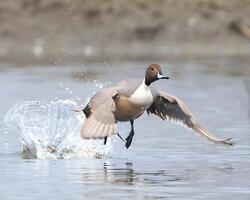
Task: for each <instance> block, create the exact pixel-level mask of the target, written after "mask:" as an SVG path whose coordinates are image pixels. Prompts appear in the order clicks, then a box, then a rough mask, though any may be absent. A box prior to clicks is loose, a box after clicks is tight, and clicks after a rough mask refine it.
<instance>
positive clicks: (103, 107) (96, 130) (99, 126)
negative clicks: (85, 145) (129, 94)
mask: <svg viewBox="0 0 250 200" xmlns="http://www.w3.org/2000/svg"><path fill="white" fill-rule="evenodd" d="M117 94H118V90H117V89H116V88H108V89H105V90H103V91H102V92H99V93H97V94H96V95H94V96H93V97H92V98H91V99H90V102H89V106H90V109H91V115H90V116H89V117H88V118H87V120H86V122H85V123H84V124H83V126H82V128H81V136H82V137H83V138H84V139H90V138H93V139H97V138H104V137H107V136H111V135H114V134H116V133H117V124H116V120H115V116H114V112H115V110H116V107H115V102H114V100H113V97H114V96H116V95H117Z"/></svg>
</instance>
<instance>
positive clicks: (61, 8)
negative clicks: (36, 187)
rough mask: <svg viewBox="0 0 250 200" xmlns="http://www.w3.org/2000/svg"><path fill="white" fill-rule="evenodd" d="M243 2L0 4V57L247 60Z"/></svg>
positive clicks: (249, 41)
mask: <svg viewBox="0 0 250 200" xmlns="http://www.w3.org/2000/svg"><path fill="white" fill-rule="evenodd" d="M249 10H250V1H249V0H237V1H235V0H192V1H189V0H128V1H122V0H104V1H99V0H19V1H9V0H1V2H0V21H1V27H0V44H1V45H0V62H1V63H13V64H17V65H30V64H31V65H32V64H43V65H46V64H49V65H61V64H68V63H87V62H99V63H100V62H111V63H114V62H121V61H128V60H129V61H131V60H133V61H134V60H136V61H148V60H149V61H152V60H169V59H180V58H181V59H190V58H192V59H193V58H207V57H216V58H218V57H222V58H224V57H233V58H244V59H246V58H249V54H250V27H249V24H250V22H249V19H250V13H249Z"/></svg>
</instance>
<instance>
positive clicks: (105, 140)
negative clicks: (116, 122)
mask: <svg viewBox="0 0 250 200" xmlns="http://www.w3.org/2000/svg"><path fill="white" fill-rule="evenodd" d="M107 139H108V137H105V138H104V145H106V143H107Z"/></svg>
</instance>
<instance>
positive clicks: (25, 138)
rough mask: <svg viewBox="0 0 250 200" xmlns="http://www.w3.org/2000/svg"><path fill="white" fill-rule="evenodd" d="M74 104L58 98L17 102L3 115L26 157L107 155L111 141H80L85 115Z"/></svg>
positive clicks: (62, 157) (68, 157)
mask: <svg viewBox="0 0 250 200" xmlns="http://www.w3.org/2000/svg"><path fill="white" fill-rule="evenodd" d="M74 109H77V104H76V103H75V102H74V101H71V100H59V101H55V102H51V103H50V104H47V103H46V102H43V101H25V102H21V103H18V104H17V105H15V106H14V107H13V108H11V109H10V110H9V111H8V112H7V114H6V115H5V118H4V122H5V124H6V126H7V127H8V129H10V130H11V131H16V132H18V133H19V135H20V139H21V142H22V144H23V153H24V157H26V158H39V159H47V158H51V159H71V158H103V157H108V156H110V155H111V151H112V142H111V139H108V140H107V144H106V145H103V140H83V139H82V138H81V136H80V128H81V126H82V124H83V123H84V121H85V116H84V115H83V114H79V113H77V112H74V111H73V110H74Z"/></svg>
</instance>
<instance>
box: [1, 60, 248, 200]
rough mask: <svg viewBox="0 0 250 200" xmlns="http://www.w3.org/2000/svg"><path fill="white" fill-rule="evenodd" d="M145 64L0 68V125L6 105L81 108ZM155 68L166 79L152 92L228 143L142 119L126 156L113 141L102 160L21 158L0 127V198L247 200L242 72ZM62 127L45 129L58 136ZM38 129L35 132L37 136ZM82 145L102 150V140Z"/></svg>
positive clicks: (206, 64) (222, 65)
mask: <svg viewBox="0 0 250 200" xmlns="http://www.w3.org/2000/svg"><path fill="white" fill-rule="evenodd" d="M145 65H146V64H145V63H121V64H118V65H115V66H111V65H108V66H105V65H102V64H96V65H91V66H86V68H84V70H83V68H82V67H73V66H69V67H56V68H55V67H50V68H43V67H34V68H32V67H31V68H26V69H25V70H23V69H21V68H17V69H16V68H12V69H9V68H6V70H4V71H1V73H0V80H1V84H0V90H1V91H4V92H2V93H1V95H2V96H1V99H4V101H2V102H1V104H0V111H1V112H0V116H1V119H3V117H4V114H5V113H6V112H7V111H8V110H9V109H10V108H11V107H12V106H13V105H16V104H17V103H18V102H22V101H27V100H29V101H42V102H46V103H48V105H52V103H51V101H54V103H55V102H57V103H58V102H60V101H58V100H60V99H61V100H65V99H70V100H71V101H72V102H74V103H75V104H76V105H77V107H78V106H79V107H80V106H83V105H82V104H84V102H85V100H86V99H87V98H88V97H89V96H91V95H92V94H93V93H94V92H95V91H97V90H99V89H100V88H102V87H105V86H109V85H111V84H113V83H116V82H117V81H119V80H120V79H122V78H124V77H140V76H142V73H144V69H145ZM162 65H163V66H164V67H163V68H164V69H163V70H164V72H166V74H168V75H169V76H170V77H171V80H169V81H159V82H158V83H156V84H155V87H157V88H159V89H161V90H163V91H167V92H168V93H170V94H174V95H176V96H179V97H180V98H182V99H183V100H184V101H185V102H186V103H187V104H188V105H189V107H190V109H191V110H192V111H193V112H194V114H195V115H196V116H197V118H199V119H200V121H201V122H202V123H203V124H204V126H206V127H207V128H208V129H209V130H211V132H213V133H214V134H216V135H217V136H218V137H221V138H227V137H232V138H233V140H234V142H236V145H234V146H233V147H229V148H228V147H224V146H217V145H214V144H211V143H209V142H208V141H206V140H204V139H203V138H200V137H199V136H197V135H196V134H194V133H193V132H191V131H187V130H186V129H183V128H182V127H179V126H177V125H175V124H171V123H166V122H163V121H161V120H159V119H157V118H155V117H153V116H150V117H148V116H147V115H144V116H142V118H141V119H138V120H137V121H136V123H135V126H136V134H135V137H134V141H133V144H132V146H131V148H130V149H128V150H127V149H126V148H125V146H124V144H123V143H122V142H121V141H120V140H119V139H117V140H114V141H112V146H113V150H112V155H111V156H109V157H105V158H102V159H93V158H88V159H82V157H78V158H76V157H74V159H72V157H64V158H65V159H46V160H39V159H30V160H27V159H26V160H25V159H22V155H21V150H22V144H21V143H20V141H19V138H18V133H16V132H13V131H10V130H7V129H6V127H4V126H3V122H2V121H3V120H0V133H1V134H0V169H1V170H0V177H1V180H0V199H11V200H12V199H13V200H17V199H18V200H33V199H37V200H44V199H60V200H64V199H65V200H66V199H75V200H78V199H79V200H82V199H111V200H112V199H114V200H115V199H167V198H168V199H179V200H180V199H185V200H187V199H227V200H234V199H250V190H249V185H250V181H249V180H250V168H249V166H250V132H249V130H250V120H249V118H250V117H249V116H250V103H249V102H250V78H249V76H248V75H249V74H250V73H249V71H250V69H249V67H248V66H249V64H248V63H247V61H244V62H239V60H238V61H237V60H236V61H233V60H220V61H219V60H216V59H209V60H207V61H204V60H196V61H193V60H192V61H189V62H182V61H179V62H172V63H162ZM236 67H238V68H236ZM237 70H238V71H237ZM83 72H84V74H85V75H86V76H85V77H84V75H83ZM86 79H87V80H86ZM83 80H84V81H83ZM54 108H55V107H54ZM60 108H63V107H60ZM66 113H68V112H66ZM45 114H47V112H46V113H45ZM13 116H15V117H17V116H16V115H13ZM45 116H46V115H45ZM51 116H52V118H53V117H54V118H53V120H54V119H58V118H56V116H57V115H51ZM64 116H65V117H66V118H65V119H68V120H66V121H70V120H69V119H71V117H69V118H67V116H68V115H64ZM36 119H38V118H36ZM53 120H52V121H51V122H54V121H55V120H54V121H53ZM32 122H34V123H36V122H37V121H36V120H34V119H33V121H32ZM64 122H65V121H64V120H62V121H60V126H58V127H56V126H51V127H54V128H55V129H56V130H61V129H62V128H63V127H65V126H66V124H64ZM43 123H44V121H43V120H41V121H40V123H38V124H36V125H39V126H40V127H41V130H43V129H42V128H44V127H45V126H44V124H43ZM29 124H30V123H29ZM32 125H33V123H32ZM54 125H55V124H54ZM68 125H73V124H71V123H70V124H67V126H68ZM29 130H30V129H29ZM51 131H52V129H51ZM128 131H129V124H126V123H125V124H123V126H120V134H121V135H122V136H123V137H125V136H126V135H127V134H128ZM52 132H53V133H54V134H55V132H54V131H52ZM59 132H60V131H59ZM23 133H25V134H27V132H26V131H23ZM43 133H44V132H42V131H41V137H42V136H44V134H43ZM46 133H47V132H46ZM45 135H46V134H45ZM55 135H56V134H55ZM73 138H74V141H75V142H74V144H80V143H81V142H79V141H80V140H81V138H79V140H78V139H77V138H76V137H73ZM55 142H56V140H55ZM60 142H61V140H60ZM68 144H69V143H68ZM89 147H90V150H91V149H92V150H93V149H95V148H98V149H99V150H102V151H103V150H104V149H105V148H107V147H105V146H104V145H103V141H99V142H97V143H95V142H94V143H92V144H91V145H90V146H89ZM108 149H109V148H108ZM79 152H82V151H79ZM70 158H71V159H70ZM79 158H81V159H79Z"/></svg>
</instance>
